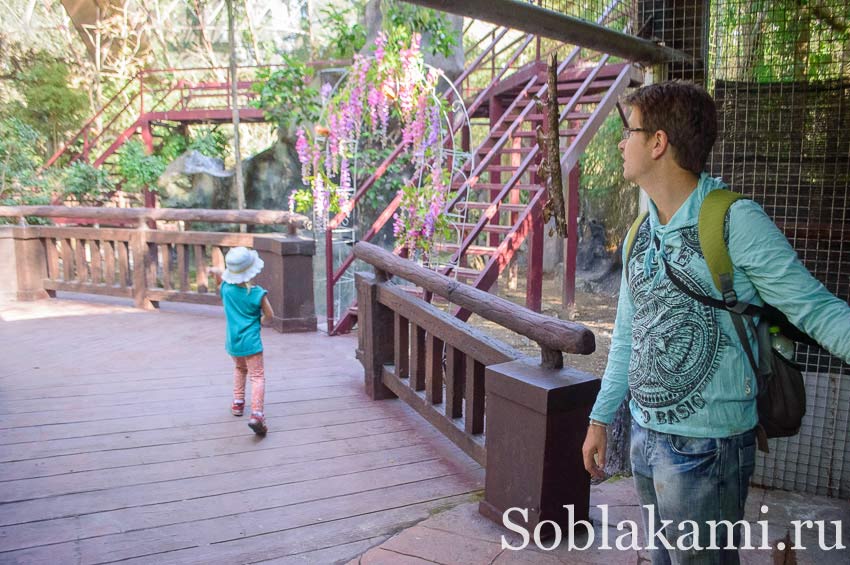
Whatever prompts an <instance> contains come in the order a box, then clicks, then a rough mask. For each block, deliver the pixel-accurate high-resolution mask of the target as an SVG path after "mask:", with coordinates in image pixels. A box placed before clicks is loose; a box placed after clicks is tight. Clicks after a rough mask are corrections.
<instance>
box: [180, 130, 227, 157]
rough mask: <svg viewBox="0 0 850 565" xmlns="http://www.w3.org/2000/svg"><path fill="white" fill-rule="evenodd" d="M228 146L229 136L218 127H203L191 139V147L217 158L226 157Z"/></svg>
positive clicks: (202, 153)
mask: <svg viewBox="0 0 850 565" xmlns="http://www.w3.org/2000/svg"><path fill="white" fill-rule="evenodd" d="M227 148H228V143H227V136H226V135H224V132H223V131H221V130H219V129H217V128H202V129H200V130H199V132H198V133H197V134H195V135H193V136H192V139H191V141H189V149H194V150H195V151H197V152H198V153H200V154H201V155H205V156H207V157H213V158H215V159H224V156H225V155H226V154H227Z"/></svg>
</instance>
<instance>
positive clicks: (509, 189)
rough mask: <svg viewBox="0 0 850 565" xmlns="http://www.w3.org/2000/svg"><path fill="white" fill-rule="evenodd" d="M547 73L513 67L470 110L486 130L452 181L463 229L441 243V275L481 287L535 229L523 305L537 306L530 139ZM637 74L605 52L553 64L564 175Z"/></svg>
mask: <svg viewBox="0 0 850 565" xmlns="http://www.w3.org/2000/svg"><path fill="white" fill-rule="evenodd" d="M575 54H576V55H577V53H575ZM546 72H547V71H546V66H545V65H543V64H540V63H538V64H535V65H533V66H531V67H530V68H529V69H527V70H525V71H522V72H520V73H517V74H516V76H515V77H512V78H513V79H514V80H511V81H506V82H507V84H505V85H500V88H498V89H496V90H495V91H494V93H493V96H492V97H491V98H490V99H489V102H488V104H487V105H486V106H482V107H481V108H479V109H478V110H477V111H476V114H475V115H476V116H483V117H489V120H490V123H491V124H492V126H491V131H490V136H489V138H488V139H486V140H485V141H484V143H482V144H481V146H480V147H479V148H477V149H476V152H477V154H478V155H479V156H480V160H479V161H478V165H477V166H476V168H475V170H474V171H472V173H471V174H470V177H469V180H466V181H463V182H458V183H457V184H456V186H455V188H456V189H457V190H458V195H457V196H456V197H455V198H454V200H453V201H452V202H450V203H449V206H448V210H449V211H455V210H457V211H461V212H465V214H464V215H465V216H466V221H464V222H462V223H456V224H454V225H455V227H456V228H457V229H458V230H460V231H461V232H462V233H463V240H462V243H460V244H458V245H443V246H441V247H442V248H443V249H444V250H448V251H451V252H452V256H451V258H450V260H449V263H450V264H451V265H454V266H449V267H447V268H445V269H443V272H444V273H445V274H451V272H452V271H453V270H456V271H457V275H458V278H459V279H460V280H463V281H464V282H468V283H469V284H471V285H473V286H475V287H476V288H480V289H484V290H488V289H489V288H490V287H491V286H492V285H493V283H494V282H495V281H496V279H497V278H498V276H499V274H500V273H501V272H502V271H503V270H504V269H505V268H506V267H507V266H508V265H509V263H510V261H511V259H512V258H513V256H514V255H515V254H516V252H517V251H518V250H519V248H520V246H521V245H522V243H523V241H524V240H525V239H526V238H527V237H529V236H531V235H532V234H534V235H535V238H534V241H533V242H532V243H531V245H530V246H529V251H530V253H529V255H530V257H529V262H528V263H529V266H528V279H529V283H530V284H529V289H528V290H529V295H528V306H529V307H530V308H533V309H535V310H539V308H540V295H541V289H540V284H541V282H542V276H541V275H542V263H541V259H542V257H541V253H542V235H543V225H542V219H541V216H542V209H543V205H544V204H545V202H546V198H547V194H546V191H545V189H544V187H543V186H542V185H541V179H540V178H539V177H538V175H537V164H538V163H539V159H540V156H539V153H540V149H539V147H538V145H537V138H536V128H537V127H538V126H541V127H543V125H544V122H545V116H544V114H541V113H539V110H538V107H537V105H536V104H535V99H541V98H543V97H545V96H549V93H548V92H546V91H547V90H548V87H547V86H546V84H545V83H546ZM526 79H527V80H526ZM641 81H642V76H641V75H640V73H639V72H638V71H637V69H636V68H635V67H633V66H632V65H630V64H626V63H621V64H613V65H612V64H608V57H607V56H604V57H602V58H601V59H600V61H599V62H598V63H597V64H596V65H595V66H594V67H590V68H579V67H577V66H574V63H573V57H569V58H567V59H566V60H565V61H564V62H563V63H562V64H561V65H560V66H559V69H558V92H557V96H558V103H559V107H560V108H561V114H560V117H559V123H560V124H561V127H560V129H559V133H560V139H561V152H560V153H561V167H562V169H563V171H564V173H565V176H566V175H567V174H568V173H570V172H572V171H573V170H574V169H575V167H576V165H577V163H578V160H579V158H580V156H581V154H582V153H583V152H584V150H585V149H586V148H587V145H588V143H589V142H590V139H591V138H592V137H593V135H594V134H595V133H596V131H597V130H598V129H599V127H600V126H601V125H602V122H603V121H604V119H605V118H606V117H607V116H608V114H609V113H610V112H611V111H612V110H613V109H614V108H615V107H616V104H617V101H618V99H619V98H620V96H621V95H622V94H623V93H624V92H625V90H626V89H627V88H629V87H633V86H636V85H638V84H640V83H641ZM575 176H576V175H575V174H574V175H573V177H575ZM482 179H484V180H482ZM571 184H572V186H571V189H572V190H571V191H570V193H569V194H568V198H567V201H568V202H569V204H570V205H571V206H572V210H570V211H569V213H568V224H569V225H570V226H571V227H572V228H573V229H572V233H570V234H569V237H568V241H570V242H571V243H573V242H575V241H576V239H577V235H578V234H577V233H576V232H575V225H576V217H577V212H578V210H577V203H578V194H577V185H576V183H575V178H574V179H573V182H572V183H571ZM471 255H480V256H483V257H484V258H485V259H486V263H485V264H484V266H483V268H478V269H477V268H472V267H471V266H470V265H469V261H468V257H469V256H471ZM460 315H461V316H462V317H466V316H467V315H468V314H467V313H461V314H460Z"/></svg>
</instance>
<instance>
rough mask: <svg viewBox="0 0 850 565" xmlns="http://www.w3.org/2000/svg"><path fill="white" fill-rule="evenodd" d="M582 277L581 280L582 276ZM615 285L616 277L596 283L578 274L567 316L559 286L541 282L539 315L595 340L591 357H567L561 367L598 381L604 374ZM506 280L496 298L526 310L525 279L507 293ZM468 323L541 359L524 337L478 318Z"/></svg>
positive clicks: (595, 279) (614, 310)
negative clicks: (578, 327) (583, 329)
mask: <svg viewBox="0 0 850 565" xmlns="http://www.w3.org/2000/svg"><path fill="white" fill-rule="evenodd" d="M582 275H584V276H582ZM615 281H619V276H618V275H616V274H615V275H614V276H608V277H605V279H604V280H601V281H600V280H599V278H598V277H594V275H593V274H592V273H584V274H583V273H579V274H578V275H577V277H576V288H577V291H576V304H575V310H574V312H573V314H572V316H570V315H569V314H568V312H567V311H566V310H565V309H564V307H563V300H562V290H561V282H560V280H559V279H555V278H554V277H548V278H545V279H544V281H543V306H542V314H544V315H546V316H553V317H557V318H560V319H562V320H571V321H573V322H577V323H580V324H584V325H585V326H587V327H588V328H590V330H591V331H592V332H593V333H594V335H595V336H596V351H595V352H593V353H592V354H590V355H566V356H565V358H564V364H565V365H570V366H572V367H575V368H577V369H580V370H582V371H586V372H588V373H590V374H592V375H595V376H597V377H601V376H602V373H603V372H604V371H605V364H606V361H607V359H608V348H609V347H610V344H611V332H612V331H613V329H614V317H615V315H616V313H617V294H616V287H617V285H616V284H614V283H615ZM507 283H508V280H507V276H506V275H503V276H502V277H500V279H499V288H498V290H497V292H496V293H497V294H498V295H499V296H501V297H502V298H506V299H508V300H510V301H512V302H515V303H517V304H520V305H522V306H525V276H524V274H523V273H520V276H519V277H518V281H517V283H518V284H517V288H516V289H510V288H509V285H508V284H507ZM470 323H471V324H472V325H474V326H475V327H478V328H480V329H482V330H484V331H486V332H487V333H488V334H490V335H492V336H493V337H496V338H498V339H499V340H501V341H503V342H505V343H506V344H508V345H511V346H513V347H515V348H516V349H519V350H520V351H522V352H523V353H527V354H529V355H536V356H539V355H540V348H539V347H538V346H537V344H536V343H534V342H533V341H531V340H530V339H528V338H526V337H525V336H522V335H519V334H516V333H514V332H512V331H510V330H507V329H505V328H503V327H501V326H499V325H497V324H494V323H492V322H489V321H487V320H484V319H483V318H481V317H479V316H474V315H473V317H472V318H470Z"/></svg>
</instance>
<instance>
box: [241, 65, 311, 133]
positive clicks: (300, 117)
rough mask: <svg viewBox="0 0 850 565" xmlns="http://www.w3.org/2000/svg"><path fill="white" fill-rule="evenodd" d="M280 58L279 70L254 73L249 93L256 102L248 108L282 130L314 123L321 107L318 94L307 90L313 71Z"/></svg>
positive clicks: (309, 87)
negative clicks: (253, 96)
mask: <svg viewBox="0 0 850 565" xmlns="http://www.w3.org/2000/svg"><path fill="white" fill-rule="evenodd" d="M281 58H282V59H283V63H282V65H283V66H282V68H277V69H274V70H271V69H266V68H261V69H259V70H258V71H257V79H258V81H257V82H256V83H254V86H253V90H254V92H256V93H257V94H259V98H258V99H256V100H254V101H252V105H253V106H254V107H255V108H261V109H262V110H263V111H264V112H265V115H266V119H267V120H269V121H270V122H272V123H274V124H276V125H277V126H278V127H280V128H282V129H284V130H289V129H291V128H294V127H297V126H300V125H305V124H313V123H316V121H318V119H319V113H320V112H321V109H322V107H321V101H320V98H319V92H318V90H316V89H315V88H313V87H311V86H309V85H310V81H311V80H312V78H313V69H311V68H310V67H308V66H307V65H305V64H304V63H302V62H301V61H300V60H298V59H297V58H296V57H294V56H293V55H289V54H287V53H282V54H281Z"/></svg>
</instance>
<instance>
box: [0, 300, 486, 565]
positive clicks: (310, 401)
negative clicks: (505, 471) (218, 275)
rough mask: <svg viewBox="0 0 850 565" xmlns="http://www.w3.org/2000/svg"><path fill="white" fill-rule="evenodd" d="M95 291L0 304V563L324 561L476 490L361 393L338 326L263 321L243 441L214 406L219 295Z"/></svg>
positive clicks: (437, 440) (393, 407)
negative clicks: (187, 300)
mask: <svg viewBox="0 0 850 565" xmlns="http://www.w3.org/2000/svg"><path fill="white" fill-rule="evenodd" d="M100 300H101V302H100V303H92V302H90V301H89V302H80V301H73V300H63V299H58V300H57V299H54V300H42V301H37V302H8V303H5V304H2V305H0V340H2V343H3V352H4V353H3V361H2V363H0V481H2V482H0V484H2V489H0V500H1V501H2V504H0V521H2V523H0V562H3V563H27V564H34V563H52V564H56V563H111V562H115V561H119V560H121V561H124V560H126V561H129V562H131V563H144V562H157V563H207V564H209V563H248V562H257V561H264V560H272V559H273V560H275V562H276V563H296V562H297V563H333V562H335V561H337V560H340V559H346V560H347V559H350V558H352V557H355V556H356V555H359V554H360V553H362V552H364V551H366V549H368V548H369V547H371V546H373V545H376V544H377V543H379V542H381V541H383V540H384V539H386V538H387V537H388V536H390V535H391V534H393V533H394V532H396V531H397V530H399V529H401V528H403V527H404V526H406V525H409V524H411V523H415V522H418V521H421V520H423V519H425V518H427V517H428V516H429V514H430V513H433V512H435V511H437V510H438V509H442V508H446V507H450V506H452V505H455V504H458V503H460V502H464V501H468V500H469V499H470V497H471V496H472V495H473V494H474V493H475V492H477V491H479V490H480V489H481V488H482V487H483V480H482V479H483V471H482V469H481V467H480V466H479V465H478V464H477V463H476V462H475V461H473V460H472V459H471V458H469V457H468V456H466V455H465V454H464V453H463V452H461V451H460V450H459V449H458V448H457V447H455V446H454V445H453V444H451V443H450V442H449V441H448V440H447V439H445V438H444V437H443V436H442V435H441V434H440V433H439V432H437V431H436V430H434V429H433V428H432V427H431V426H430V425H428V423H427V422H425V421H424V420H423V419H422V418H420V417H419V416H418V415H417V414H416V413H415V412H414V411H413V410H412V409H410V408H408V407H407V406H406V405H405V404H404V403H403V402H402V401H400V400H394V401H388V402H372V401H371V400H369V398H368V397H367V396H366V395H365V394H364V392H363V368H362V366H361V365H360V363H358V362H357V361H356V360H355V358H354V352H355V346H356V340H355V339H354V338H353V337H341V338H327V337H325V336H323V335H321V334H317V333H306V334H305V333H298V334H281V333H277V332H274V331H269V330H268V329H267V330H265V331H264V335H263V339H264V344H265V355H266V367H267V388H266V399H267V404H266V414H267V417H268V422H269V427H270V432H269V434H268V436H266V437H265V438H263V439H259V438H257V437H256V436H255V435H254V434H253V433H252V432H251V430H250V429H248V427H247V425H246V419H245V418H235V417H233V416H231V415H230V396H231V378H232V377H231V374H232V373H231V361H230V358H229V357H228V356H227V354H226V353H225V351H224V349H223V343H224V341H223V340H224V319H223V315H222V313H221V310H220V308H214V307H209V306H201V305H182V304H181V305H171V304H169V305H165V304H164V305H163V307H162V308H161V309H160V311H158V312H157V311H145V310H141V309H136V308H132V307H131V304H130V303H129V302H128V301H124V303H121V302H120V300H119V299H115V298H101V299H100ZM122 304H124V305H122Z"/></svg>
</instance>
